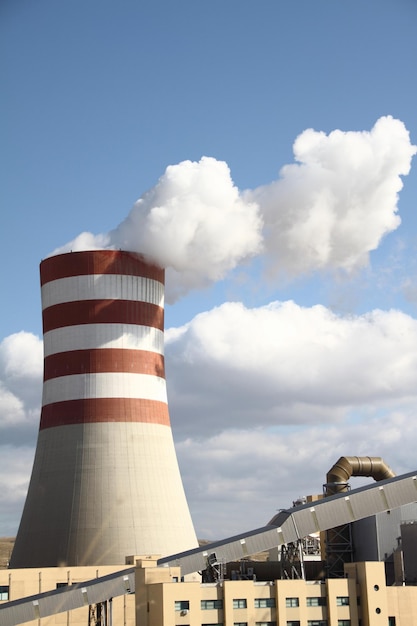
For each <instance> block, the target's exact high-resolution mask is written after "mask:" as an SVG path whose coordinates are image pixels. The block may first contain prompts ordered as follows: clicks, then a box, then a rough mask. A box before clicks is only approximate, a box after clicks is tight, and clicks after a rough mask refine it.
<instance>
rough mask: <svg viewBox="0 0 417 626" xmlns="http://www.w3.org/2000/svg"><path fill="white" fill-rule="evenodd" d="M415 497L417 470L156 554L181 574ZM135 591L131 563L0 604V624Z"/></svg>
mask: <svg viewBox="0 0 417 626" xmlns="http://www.w3.org/2000/svg"><path fill="white" fill-rule="evenodd" d="M416 501H417V472H410V473H409V474H403V475H401V476H396V477H395V478H390V479H388V480H383V481H380V482H377V483H372V484H371V485H367V486H365V487H360V488H359V489H354V490H352V491H349V492H346V493H342V494H338V495H335V496H331V497H328V498H325V499H323V500H317V501H316V502H314V503H307V504H303V505H301V506H297V507H294V508H292V509H286V510H283V511H281V512H280V513H278V514H277V515H275V516H274V517H273V518H272V519H271V521H270V522H269V524H268V525H267V526H263V527H262V528H257V529H255V530H251V531H249V532H247V533H243V534H240V535H236V536H234V537H229V538H227V539H223V540H222V541H216V542H214V543H211V544H208V545H205V546H204V547H201V548H195V549H194V550H188V551H187V552H181V553H179V554H174V555H171V556H167V557H164V558H162V559H159V561H158V565H159V566H161V567H163V566H165V567H168V566H180V567H181V573H182V575H186V574H190V573H192V572H196V571H201V570H203V569H205V568H206V564H207V558H208V557H209V556H210V555H213V554H215V555H216V558H217V560H218V561H224V562H229V561H235V560H239V559H242V558H247V557H248V556H250V555H251V554H256V553H258V552H262V551H265V550H269V549H271V548H274V547H277V546H280V545H283V544H287V543H291V542H296V541H297V540H298V539H303V538H304V537H306V536H307V535H309V534H311V533H314V532H318V531H323V530H328V529H329V528H335V527H337V526H340V525H342V524H347V523H349V522H354V521H357V520H360V519H363V518H364V517H370V516H372V515H376V514H377V513H382V512H383V511H387V510H390V509H395V508H397V507H400V506H403V505H404V504H411V503H412V502H416ZM134 591H135V568H134V567H131V568H126V569H123V570H121V571H120V572H115V573H114V574H109V575H107V576H103V577H101V578H95V579H93V580H90V581H88V582H85V583H78V584H76V585H72V586H70V587H62V588H60V589H56V590H54V591H49V592H46V593H41V594H39V595H36V596H29V597H26V598H21V599H20V600H14V601H11V602H6V603H4V604H0V624H1V626H16V625H17V624H22V623H24V622H27V621H30V620H33V619H39V618H41V617H47V616H48V615H55V614H57V613H62V612H65V611H72V610H74V609H77V608H80V607H83V606H88V605H92V604H98V603H100V602H104V601H106V600H109V599H110V598H114V597H116V596H120V595H124V594H126V593H134Z"/></svg>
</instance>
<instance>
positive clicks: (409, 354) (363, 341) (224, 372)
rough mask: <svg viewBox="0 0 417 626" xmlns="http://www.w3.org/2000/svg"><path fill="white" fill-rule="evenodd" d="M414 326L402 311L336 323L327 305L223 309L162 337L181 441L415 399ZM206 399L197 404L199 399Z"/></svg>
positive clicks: (416, 349) (340, 319) (326, 417)
mask: <svg viewBox="0 0 417 626" xmlns="http://www.w3.org/2000/svg"><path fill="white" fill-rule="evenodd" d="M416 354H417V322H416V320H415V319H413V318H411V317H409V316H408V315H405V314H404V313H401V312H400V311H395V310H393V311H388V312H384V311H373V312H371V313H368V314H366V315H362V316H351V317H341V316H337V315H335V314H334V313H332V312H331V311H330V310H329V309H326V308H325V307H324V306H320V305H317V306H314V307H310V308H305V307H300V306H298V305H297V304H295V303H294V302H291V301H288V302H283V303H280V302H274V303H271V304H269V305H267V306H264V307H260V308H257V309H247V308H246V307H245V306H244V305H243V304H241V303H227V304H223V305H222V306H220V307H218V308H216V309H213V310H212V311H209V312H206V313H202V314H200V315H197V316H196V317H195V318H194V319H193V320H192V321H191V322H190V323H189V324H188V325H187V326H186V327H184V328H182V329H181V332H180V333H178V332H177V331H175V333H172V331H168V332H167V349H166V362H167V379H168V385H169V386H168V392H169V398H170V403H172V402H173V404H174V406H175V413H173V417H174V418H175V428H176V430H177V432H178V433H184V432H192V433H200V436H201V435H202V433H205V434H212V433H215V432H219V431H221V430H223V429H225V428H242V427H245V428H251V427H253V426H267V425H278V424H293V423H299V424H300V423H306V424H311V423H323V422H329V421H330V422H331V421H335V420H339V419H341V418H342V417H343V415H346V414H347V413H348V412H349V411H350V410H351V408H352V407H359V406H364V405H367V404H371V405H374V404H376V405H381V404H383V403H392V402H394V401H395V402H397V401H400V400H401V399H402V398H410V397H415V396H416V394H417V357H416ZM201 398H203V401H201V400H200V399H201Z"/></svg>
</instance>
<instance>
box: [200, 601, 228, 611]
mask: <svg viewBox="0 0 417 626" xmlns="http://www.w3.org/2000/svg"><path fill="white" fill-rule="evenodd" d="M222 608H223V600H201V609H202V610H203V611H206V610H210V609H222Z"/></svg>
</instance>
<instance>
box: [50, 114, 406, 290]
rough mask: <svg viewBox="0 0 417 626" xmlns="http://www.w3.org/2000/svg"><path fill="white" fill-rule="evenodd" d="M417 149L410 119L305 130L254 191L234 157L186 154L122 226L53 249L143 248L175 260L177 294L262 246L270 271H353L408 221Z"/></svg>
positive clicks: (167, 262)
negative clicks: (286, 160)
mask: <svg viewBox="0 0 417 626" xmlns="http://www.w3.org/2000/svg"><path fill="white" fill-rule="evenodd" d="M415 153H416V147H415V146H413V145H412V144H411V143H410V138H409V133H408V131H407V129H406V128H405V126H404V124H403V123H402V122H401V121H399V120H396V119H393V118H392V117H389V116H388V117H382V118H380V119H379V120H378V121H377V122H376V124H375V126H374V127H373V128H372V130H371V131H370V132H368V131H364V132H352V131H350V132H342V131H340V130H335V131H333V132H331V133H330V134H329V135H326V134H325V133H323V132H316V131H314V130H312V129H309V130H306V131H304V132H303V133H302V134H301V135H300V136H299V137H298V138H297V139H296V141H295V143H294V156H295V161H296V162H295V163H293V164H291V165H286V166H284V167H283V168H282V170H281V171H280V176H279V178H278V180H276V181H274V182H272V183H271V184H269V185H266V186H263V187H259V188H258V189H254V190H247V191H244V192H240V191H239V190H238V189H237V187H235V186H234V184H233V181H232V179H231V176H230V171H229V168H228V166H227V164H226V163H223V162H220V161H217V160H215V159H213V158H207V157H203V158H202V159H201V160H200V161H199V162H191V161H184V162H182V163H180V164H178V165H174V166H170V167H168V168H167V170H166V172H165V174H164V175H163V176H162V177H161V178H160V180H159V181H158V183H157V184H156V186H155V187H154V188H152V189H151V190H150V191H148V192H147V193H145V194H144V195H143V196H142V197H141V198H140V199H139V200H138V201H137V202H136V203H135V205H134V206H133V208H132V210H131V211H130V213H129V215H128V216H127V218H126V219H125V220H124V221H123V222H122V223H121V224H120V225H119V226H118V227H117V228H116V229H114V230H113V231H111V232H110V233H108V234H105V235H98V236H94V235H91V234H90V233H83V234H81V235H80V236H79V237H77V238H76V239H75V240H74V241H72V242H70V243H69V244H67V245H66V246H65V247H64V248H61V249H60V250H57V251H55V253H57V252H63V251H67V250H69V249H72V250H85V249H94V248H103V247H113V248H122V249H130V250H134V251H138V252H141V253H142V254H144V255H146V256H147V257H148V258H149V259H150V260H152V261H154V262H156V263H157V264H159V265H161V266H163V267H166V268H168V274H169V276H168V279H167V286H168V289H169V291H170V293H171V294H173V296H174V297H175V295H179V294H182V293H185V292H186V291H188V290H189V289H192V288H195V287H201V286H204V285H205V284H207V283H209V282H212V281H218V280H220V279H222V278H224V277H225V276H226V275H227V273H228V272H229V271H231V270H233V269H234V268H235V267H237V266H238V265H240V264H241V263H242V262H244V261H247V260H248V259H250V258H251V257H253V256H256V255H259V254H265V257H264V258H265V263H266V268H267V271H268V273H269V274H271V275H276V274H279V273H282V274H287V275H288V274H289V275H290V276H291V275H293V276H294V275H297V274H303V273H306V272H311V271H315V270H324V269H338V268H341V269H343V270H345V271H352V270H354V269H357V268H360V267H362V266H364V265H366V263H367V262H368V255H369V252H370V251H371V250H374V249H376V248H377V247H378V245H379V243H380V241H381V239H382V238H383V236H384V235H385V234H387V233H389V232H391V231H393V230H395V229H396V228H397V227H398V225H399V224H400V218H399V216H398V215H397V210H398V207H397V202H398V192H399V191H400V190H401V188H402V180H401V178H400V177H401V176H404V175H406V174H408V172H409V171H410V167H411V159H412V156H413V155H414V154H415ZM168 299H169V298H168ZM171 299H172V298H171Z"/></svg>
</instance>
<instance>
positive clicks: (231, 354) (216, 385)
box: [0, 301, 417, 539]
mask: <svg viewBox="0 0 417 626" xmlns="http://www.w3.org/2000/svg"><path fill="white" fill-rule="evenodd" d="M416 343H417V321H416V320H415V319H413V318H412V317H410V316H407V315H405V314H404V313H401V312H399V311H388V312H383V311H373V312H371V313H368V314H367V315H362V316H351V317H342V316H338V315H335V314H334V313H332V312H331V311H330V310H329V309H326V308H325V307H324V306H314V307H310V308H307V307H301V306H298V305H297V304H295V303H294V302H291V301H288V302H281V303H280V302H273V303H271V304H269V305H267V306H264V307H259V308H254V309H248V308H246V307H245V306H244V305H242V304H240V303H228V304H224V305H222V306H220V307H218V308H216V309H213V310H212V311H208V312H206V313H203V314H200V315H198V316H196V317H195V318H194V319H193V320H191V321H190V322H189V324H187V325H186V326H184V327H181V328H178V329H177V328H176V329H168V330H167V332H166V360H167V382H168V395H169V406H170V413H171V418H172V423H173V430H174V434H175V438H176V442H177V443H176V447H177V452H178V457H179V461H180V465H181V469H182V474H183V480H184V484H185V488H186V491H187V495H188V499H189V505H190V509H191V511H192V515H193V518H194V520H195V524H196V527H197V532H198V535H199V537H201V538H211V539H214V538H221V537H224V536H227V535H231V534H233V533H236V532H240V531H245V530H248V529H250V528H252V527H256V526H261V525H263V524H265V523H266V522H267V521H268V520H269V519H270V518H271V517H272V516H273V514H274V513H275V510H276V509H277V508H282V507H288V506H290V505H291V504H292V501H293V500H294V499H296V498H298V497H299V496H301V495H307V494H309V493H317V492H318V493H320V492H321V489H322V484H323V482H324V481H325V475H326V472H327V471H328V469H329V468H330V467H331V466H332V464H333V463H334V462H335V461H336V460H337V459H338V458H339V456H341V455H348V456H349V455H358V456H362V455H366V456H368V455H369V456H382V457H383V458H384V460H385V461H386V462H387V463H388V464H389V465H391V466H392V467H393V469H394V470H395V471H396V472H397V473H402V472H405V471H411V470H413V469H414V463H415V452H414V451H415V447H416V445H417V431H416V429H415V415H414V407H415V401H416V394H417V363H416V357H415V355H416V354H417V350H416V348H417V346H416ZM0 347H1V349H0V363H1V383H2V387H1V391H0V393H2V396H1V397H2V398H3V403H2V404H1V406H2V409H1V410H0V426H1V431H2V439H1V442H2V443H1V446H2V447H1V450H0V452H1V454H2V459H3V461H4V462H3V470H2V477H1V481H0V482H1V483H2V485H3V487H2V485H0V487H2V507H1V517H0V535H1V534H2V535H5V534H14V532H16V530H17V525H18V522H19V517H20V513H21V509H22V507H23V503H24V494H25V490H26V486H27V483H28V480H29V475H30V470H31V463H32V456H33V452H34V446H35V440H36V434H37V426H38V421H39V408H38V406H37V405H36V403H32V404H30V403H29V402H28V400H27V388H28V387H30V386H36V388H37V393H38V395H39V396H40V393H41V385H42V382H41V368H42V354H41V350H40V349H39V347H40V340H39V339H38V338H36V337H34V336H33V335H30V334H29V333H19V334H17V335H12V336H10V337H8V338H6V339H5V340H4V341H3V342H2V343H1V344H0ZM25 353H27V354H28V355H29V353H30V355H31V356H30V357H29V358H28V360H27V361H25V362H23V361H24V359H23V361H22V356H23V355H24V354H25ZM17 379H19V385H18V386H16V390H15V392H14V393H12V392H11V391H10V388H9V387H8V385H9V384H10V381H13V382H14V383H15V382H16V380H17ZM6 442H8V443H7V445H6ZM22 442H23V443H22ZM24 444H26V445H24ZM354 486H358V485H356V482H355V481H353V482H352V487H354ZM11 529H12V530H11Z"/></svg>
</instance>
